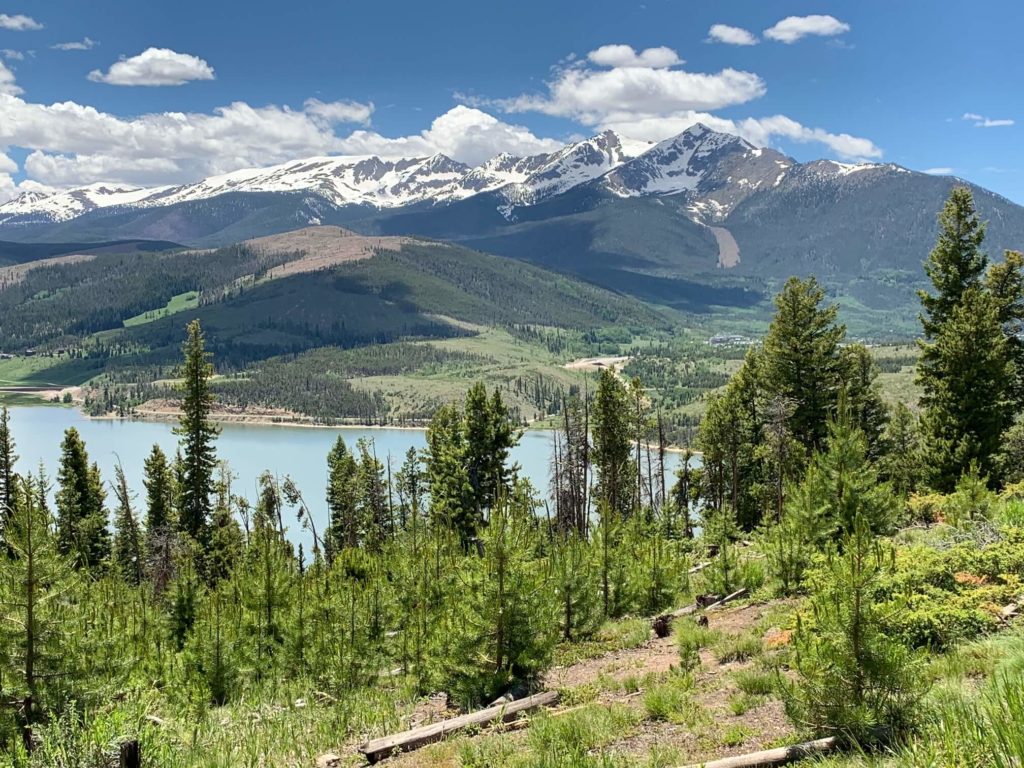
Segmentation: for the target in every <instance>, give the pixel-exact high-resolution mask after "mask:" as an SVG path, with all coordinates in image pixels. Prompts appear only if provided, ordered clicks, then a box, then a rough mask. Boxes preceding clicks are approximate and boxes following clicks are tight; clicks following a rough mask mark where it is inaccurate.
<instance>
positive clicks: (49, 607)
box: [0, 477, 85, 750]
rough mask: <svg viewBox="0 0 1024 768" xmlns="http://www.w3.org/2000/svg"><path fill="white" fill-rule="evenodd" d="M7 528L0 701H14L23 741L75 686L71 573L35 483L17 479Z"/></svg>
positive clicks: (0, 735) (6, 715)
mask: <svg viewBox="0 0 1024 768" xmlns="http://www.w3.org/2000/svg"><path fill="white" fill-rule="evenodd" d="M11 490H12V492H13V501H14V506H13V511H12V514H11V517H10V520H9V525H8V527H7V546H8V548H9V551H10V555H9V556H8V555H6V554H5V555H4V556H3V564H2V566H3V567H2V568H0V665H2V669H3V676H2V677H0V689H2V695H3V699H4V700H5V701H8V702H10V701H17V702H20V703H21V704H22V706H21V707H20V708H19V709H18V710H16V711H17V715H16V716H15V720H16V721H17V723H16V725H17V728H18V730H19V731H20V732H21V734H22V735H23V736H26V737H27V735H28V734H29V733H30V731H29V730H28V729H30V728H32V727H33V726H34V725H35V724H36V723H37V722H39V721H40V720H41V719H42V716H43V714H44V713H45V712H47V711H48V710H50V709H51V708H52V709H56V710H60V709H61V708H62V707H63V706H64V705H65V704H66V702H67V698H66V697H67V696H68V695H69V694H71V693H72V692H73V691H74V690H75V687H76V679H75V674H74V673H75V665H78V664H82V663H84V661H85V660H84V659H79V658H76V657H75V653H74V652H75V650H76V648H75V646H74V644H72V643H68V642H67V640H66V637H67V633H70V632H71V631H73V629H74V627H75V624H76V621H78V620H80V619H79V618H78V617H77V616H76V612H75V601H74V600H73V599H72V594H73V591H74V588H75V586H76V575H75V573H74V572H73V570H72V568H71V563H70V561H69V559H68V558H67V557H66V556H65V555H64V554H63V553H62V552H61V551H60V547H59V542H58V539H57V537H56V535H55V533H54V529H53V520H52V517H51V515H50V512H49V510H48V509H47V508H46V504H45V493H46V491H45V486H44V485H43V484H42V481H41V479H37V478H31V477H30V478H18V479H16V480H15V482H14V486H13V487H12V489H11ZM11 717H12V711H11V709H8V708H7V707H4V708H3V711H0V747H6V749H7V750H9V749H10V748H11V747H12V746H13V745H10V744H7V745H5V744H4V742H5V740H6V738H7V737H8V736H9V735H10V734H9V732H5V729H4V728H3V727H2V726H3V725H4V724H5V721H6V723H10V718H11Z"/></svg>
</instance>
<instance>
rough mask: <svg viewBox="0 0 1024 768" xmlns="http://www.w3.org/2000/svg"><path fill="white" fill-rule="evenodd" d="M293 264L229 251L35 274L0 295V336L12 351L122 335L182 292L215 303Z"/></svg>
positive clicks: (130, 257) (140, 257)
mask: <svg viewBox="0 0 1024 768" xmlns="http://www.w3.org/2000/svg"><path fill="white" fill-rule="evenodd" d="M297 256H298V254H294V253H292V254H267V253H263V252H257V251H255V250H253V249H250V248H248V247H247V246H244V245H235V246H229V247H227V248H221V249H219V250H217V251H214V252H212V253H206V252H202V253H200V252H196V251H179V252H163V253H129V254H99V255H96V256H95V257H92V258H90V259H89V260H85V261H78V262H75V263H72V264H56V265H49V266H45V267H38V268H36V269H32V270H29V271H28V272H26V273H25V275H24V276H23V278H22V280H21V281H19V282H18V283H15V284H13V285H9V286H7V287H5V288H4V290H3V291H0V336H3V337H4V338H5V339H7V340H8V341H7V342H6V343H7V344H8V345H9V347H10V348H11V349H23V348H26V347H31V346H39V345H43V344H47V343H59V344H69V343H73V341H74V340H75V339H76V338H77V337H80V336H83V335H87V334H91V333H96V332H98V331H105V330H110V329H114V328H121V327H122V325H123V322H124V320H126V319H128V318H130V317H134V316H135V315H139V314H142V313H144V312H146V311H149V310H154V309H158V308H160V307H163V306H164V305H166V304H167V302H168V301H170V299H171V298H172V297H174V296H177V295H178V294H182V293H186V292H188V291H198V292H199V293H200V301H201V302H202V303H209V302H212V301H215V300H217V299H218V298H221V297H222V296H223V295H224V293H225V291H229V290H230V286H231V285H232V284H233V283H234V282H235V281H236V280H238V279H239V278H241V277H243V276H246V275H259V274H261V273H263V272H265V271H266V270H268V269H270V268H272V267H274V266H276V265H278V264H282V263H285V262H287V261H290V260H292V259H295V258H296V257H297Z"/></svg>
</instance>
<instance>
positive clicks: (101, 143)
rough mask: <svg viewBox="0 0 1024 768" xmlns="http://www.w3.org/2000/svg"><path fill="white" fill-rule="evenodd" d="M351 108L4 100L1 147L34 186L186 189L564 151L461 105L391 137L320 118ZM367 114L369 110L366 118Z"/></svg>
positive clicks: (352, 110)
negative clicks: (324, 159)
mask: <svg viewBox="0 0 1024 768" xmlns="http://www.w3.org/2000/svg"><path fill="white" fill-rule="evenodd" d="M354 105H355V103H354V102H336V103H334V104H330V103H324V102H320V101H314V100H311V101H310V102H307V104H306V106H305V108H304V109H301V110H297V109H290V108H288V107H278V106H266V107H253V106H251V105H249V104H246V103H244V102H235V103H233V104H230V105H228V106H225V107H220V108H218V109H216V110H214V112H213V113H212V114H210V113H182V112H162V113H153V114H146V115H140V116H138V117H134V118H122V117H119V116H116V115H112V114H109V113H105V112H101V111H99V110H97V109H95V108H93V107H89V106H84V105H81V104H77V103H75V102H61V103H56V104H36V103H31V102H28V101H25V100H24V99H21V98H18V97H16V96H13V95H0V147H21V148H24V149H28V150H30V154H29V156H28V158H27V159H26V161H25V171H26V173H27V174H28V175H29V176H30V177H31V179H32V180H33V181H34V182H36V183H42V184H46V185H52V186H58V187H68V186H79V185H83V184H88V183H91V182H95V181H109V182H122V183H129V184H140V185H158V184H171V183H184V182H190V181H196V180H198V179H200V178H203V177H204V176H209V175H213V174H218V173H226V172H228V171H233V170H237V169H239V168H246V167H254V166H263V165H271V164H274V163H280V162H285V161H287V160H294V159H296V158H301V157H308V156H311V155H326V154H370V153H374V154H380V155H384V156H389V157H396V156H421V157H422V156H427V155H431V154H434V153H437V152H443V153H445V154H447V155H449V156H451V157H453V158H455V159H456V160H460V161H462V162H467V163H474V164H475V163H479V162H482V161H483V160H486V159H488V158H490V157H493V156H494V155H496V154H499V153H500V152H510V153H513V154H520V155H525V154H535V153H537V152H545V151H551V150H553V149H556V148H558V147H560V146H561V143H560V142H557V141H554V140H552V139H545V138H539V137H537V136H535V135H534V134H533V133H531V132H530V131H529V130H528V129H526V128H524V127H522V126H517V125H511V124H509V123H506V122H503V121H501V120H498V119H497V118H495V117H494V116H492V115H489V114H486V113H484V112H482V111H480V110H477V109H471V108H469V107H465V106H457V107H455V108H453V109H451V110H449V111H448V112H446V113H445V114H443V115H441V116H439V117H437V118H436V119H435V120H434V121H433V123H432V124H431V125H430V127H429V128H427V129H426V130H424V131H421V132H420V133H417V134H413V135H410V136H401V137H396V138H392V137H386V136H382V135H381V134H379V133H377V132H374V131H369V130H364V129H361V130H357V131H355V132H353V133H351V134H349V135H347V136H346V135H338V134H337V133H335V129H334V126H332V125H328V124H327V123H326V122H325V117H324V115H325V114H326V115H333V116H334V117H338V116H339V115H341V114H342V113H345V114H347V116H348V117H358V116H359V115H360V110H359V109H358V108H357V107H356V106H354ZM370 109H371V107H370V106H365V107H364V109H363V110H362V113H366V114H368V112H369V110H370ZM310 110H312V111H310ZM22 186H24V183H23V185H22ZM8 192H9V190H8Z"/></svg>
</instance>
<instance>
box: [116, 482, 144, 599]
mask: <svg viewBox="0 0 1024 768" xmlns="http://www.w3.org/2000/svg"><path fill="white" fill-rule="evenodd" d="M113 488H114V498H115V499H117V508H116V509H115V510H114V531H115V532H114V550H113V555H114V565H115V566H116V568H117V569H118V570H119V571H120V573H121V576H122V577H124V579H125V581H127V582H128V583H129V584H133V585H138V584H141V583H142V580H143V578H144V577H145V572H146V571H145V561H146V557H145V549H144V544H143V538H144V536H143V532H142V529H141V527H140V526H139V521H138V518H136V516H135V510H134V509H132V494H131V491H129V490H128V480H127V479H126V478H125V475H124V469H123V468H122V467H121V463H120V462H118V463H117V465H116V466H115V467H114V483H113Z"/></svg>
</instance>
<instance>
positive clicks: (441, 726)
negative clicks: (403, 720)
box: [359, 691, 558, 763]
mask: <svg viewBox="0 0 1024 768" xmlns="http://www.w3.org/2000/svg"><path fill="white" fill-rule="evenodd" d="M557 701H558V691H545V692H544V693H538V694H536V695H534V696H527V697H526V698H525V699H518V700H516V701H513V702H510V703H508V704H502V705H499V706H496V707H488V708H487V709H481V710H480V711H478V712H470V713H469V714H466V715H459V716H458V717H453V718H451V719H450V720H442V721H441V722H439V723H432V724H430V725H424V726H421V727H419V728H413V729H412V730H409V731H403V732H402V733H396V734H393V735H391V736H384V737H383V738H379V739H371V740H370V741H368V742H366V743H365V744H363V745H362V746H361V747H359V751H360V752H362V753H363V754H364V755H365V756H366V759H367V760H369V761H370V762H371V763H376V762H378V761H380V760H383V759H384V758H386V757H390V756H391V755H393V754H396V753H398V752H411V751H413V750H414V749H419V748H420V747H424V746H426V745H427V744H432V743H433V742H435V741H441V740H442V739H443V738H445V737H446V736H448V735H449V734H452V733H455V732H457V731H461V730H462V729H463V728H468V727H470V726H473V725H486V724H488V723H492V722H495V721H499V722H507V721H509V720H513V719H515V717H516V715H518V714H519V713H520V712H525V711H527V710H529V709H535V708H537V707H546V706H549V705H551V704H554V703H555V702H557Z"/></svg>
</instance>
